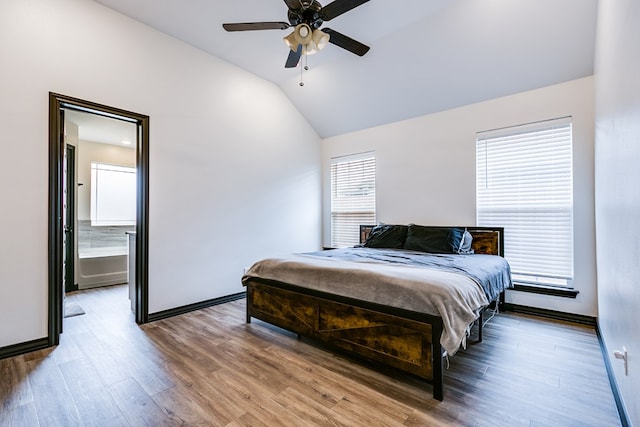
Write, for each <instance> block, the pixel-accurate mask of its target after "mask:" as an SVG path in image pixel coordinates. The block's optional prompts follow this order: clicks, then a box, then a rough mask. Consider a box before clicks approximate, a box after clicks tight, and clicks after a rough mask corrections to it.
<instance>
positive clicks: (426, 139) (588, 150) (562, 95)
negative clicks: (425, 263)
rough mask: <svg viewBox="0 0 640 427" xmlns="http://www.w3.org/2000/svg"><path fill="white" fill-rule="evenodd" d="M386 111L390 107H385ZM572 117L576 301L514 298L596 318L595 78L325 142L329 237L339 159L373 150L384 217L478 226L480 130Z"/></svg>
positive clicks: (513, 299)
mask: <svg viewBox="0 0 640 427" xmlns="http://www.w3.org/2000/svg"><path fill="white" fill-rule="evenodd" d="M380 108H384V107H383V106H381V107H380ZM564 116H572V117H573V137H574V155H573V156H574V251H575V287H576V288H577V289H578V290H579V291H580V293H579V295H578V297H577V298H576V299H570V298H561V297H551V296H544V295H536V294H530V293H522V292H515V291H510V292H509V293H508V294H507V301H508V302H512V303H515V304H520V305H525V306H530V307H542V308H546V309H550V310H557V311H563V312H569V313H576V314H582V315H588V316H596V314H597V312H596V310H597V308H596V281H595V275H596V272H595V241H594V208H593V203H594V202H593V161H594V160H593V150H594V148H593V144H594V142H593V141H594V135H593V134H594V130H593V79H592V78H591V77H587V78H583V79H579V80H574V81H571V82H567V83H563V84H559V85H555V86H550V87H546V88H542V89H538V90H533V91H529V92H524V93H521V94H517V95H512V96H507V97H504V98H498V99H494V100H491V101H487V102H482V103H478V104H472V105H468V106H465V107H461V108H456V109H453V110H448V111H444V112H441V113H436V114H431V115H427V116H422V117H419V118H416V119H412V120H407V121H402V122H398V123H393V124H390V125H386V126H380V127H376V128H371V129H367V130H363V131H359V132H354V133H350V134H345V135H341V136H336V137H333V138H328V139H325V140H324V141H323V144H322V146H323V150H322V159H323V170H324V172H323V184H324V191H323V200H324V207H325V208H324V212H323V224H324V227H323V228H324V233H323V241H324V243H325V244H328V243H329V242H330V236H329V230H330V228H329V222H330V212H329V209H330V195H329V192H328V189H329V188H330V186H329V183H330V181H329V173H328V170H329V164H330V160H331V158H332V157H335V156H341V155H347V154H351V153H359V152H363V151H370V150H374V151H375V153H376V203H377V208H376V209H377V217H378V221H382V222H389V223H405V224H406V223H410V222H413V223H416V224H427V225H473V224H475V178H476V177H475V134H476V132H479V131H485V130H490V129H496V128H501V127H505V126H512V125H518V124H522V123H529V122H535V121H539V120H545V119H550V118H555V117H564Z"/></svg>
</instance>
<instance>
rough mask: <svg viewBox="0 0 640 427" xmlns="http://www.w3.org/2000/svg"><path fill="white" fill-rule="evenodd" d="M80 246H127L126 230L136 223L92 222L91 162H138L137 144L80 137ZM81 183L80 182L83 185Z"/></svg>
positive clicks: (78, 246)
mask: <svg viewBox="0 0 640 427" xmlns="http://www.w3.org/2000/svg"><path fill="white" fill-rule="evenodd" d="M77 157H78V168H77V170H78V211H77V212H78V214H77V215H78V224H77V228H76V230H77V235H78V244H77V248H78V250H82V249H86V248H102V247H111V246H127V235H126V234H125V233H126V232H127V231H135V225H122V226H91V162H99V163H106V164H110V165H118V166H131V167H135V166H136V151H135V149H134V147H126V146H118V145H112V144H103V143H98V142H92V141H86V140H80V141H79V145H78V153H77ZM80 184H81V185H80Z"/></svg>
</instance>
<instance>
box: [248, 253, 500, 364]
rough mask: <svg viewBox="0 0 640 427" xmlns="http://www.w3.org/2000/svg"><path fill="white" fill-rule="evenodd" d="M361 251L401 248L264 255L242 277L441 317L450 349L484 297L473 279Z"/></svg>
mask: <svg viewBox="0 0 640 427" xmlns="http://www.w3.org/2000/svg"><path fill="white" fill-rule="evenodd" d="M353 251H355V253H354V252H353ZM340 252H344V257H346V259H340V258H341V257H340V256H339V254H340ZM389 252H390V253H389ZM366 253H370V254H371V255H374V254H377V255H376V256H382V257H397V256H398V254H400V253H401V251H398V250H381V249H368V248H353V249H349V250H342V249H341V250H331V251H322V252H316V253H310V254H293V255H289V256H286V257H281V258H269V259H265V260H262V261H259V262H257V263H255V264H254V265H253V266H252V267H251V268H250V269H249V270H248V271H247V272H246V274H245V275H244V277H243V279H242V280H243V282H245V281H246V280H248V279H250V278H262V279H269V280H277V281H280V282H284V283H289V284H294V285H297V286H301V287H305V288H309V289H314V290H318V291H322V292H327V293H330V294H336V295H341V296H345V297H350V298H355V299H359V300H363V301H369V302H373V303H378V304H383V305H388V306H392V307H397V308H402V309H406V310H411V311H415V312H420V313H427V314H432V315H436V316H440V317H441V318H442V322H443V333H442V337H441V340H440V342H441V344H442V347H443V348H444V349H445V350H446V351H447V352H448V353H449V354H450V355H453V354H455V353H456V351H457V350H458V348H459V347H460V344H461V343H462V341H463V339H464V338H465V335H466V330H467V328H468V326H469V325H470V324H471V323H472V322H473V321H474V320H475V319H476V318H477V316H478V312H479V310H480V309H481V308H483V307H485V306H486V305H488V303H489V299H488V298H487V295H486V294H485V291H484V289H483V287H482V286H481V285H480V284H479V283H478V282H477V281H476V279H475V278H472V277H469V276H468V275H467V274H464V273H461V272H460V271H456V268H454V269H449V270H448V269H446V268H437V267H436V268H425V266H424V265H422V266H420V265H419V264H418V265H415V264H414V265H411V263H405V262H388V261H385V260H383V259H376V258H375V256H374V257H373V258H372V257H367V256H364V254H366ZM357 254H360V255H361V256H360V255H357ZM458 256H461V255H456V257H458ZM473 256H477V255H473ZM507 267H508V264H507ZM507 271H508V270H507ZM508 285H510V280H509V283H508V284H507V286H508Z"/></svg>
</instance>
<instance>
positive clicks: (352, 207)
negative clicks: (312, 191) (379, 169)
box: [331, 153, 376, 247]
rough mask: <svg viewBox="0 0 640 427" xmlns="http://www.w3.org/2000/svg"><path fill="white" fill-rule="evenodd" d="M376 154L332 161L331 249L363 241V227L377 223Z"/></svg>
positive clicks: (365, 154)
mask: <svg viewBox="0 0 640 427" xmlns="http://www.w3.org/2000/svg"><path fill="white" fill-rule="evenodd" d="M375 176H376V158H375V157H374V155H373V153H364V154H361V155H354V156H348V157H339V158H334V159H331V246H333V247H345V246H353V245H356V244H358V243H359V242H360V224H375V222H376V180H375Z"/></svg>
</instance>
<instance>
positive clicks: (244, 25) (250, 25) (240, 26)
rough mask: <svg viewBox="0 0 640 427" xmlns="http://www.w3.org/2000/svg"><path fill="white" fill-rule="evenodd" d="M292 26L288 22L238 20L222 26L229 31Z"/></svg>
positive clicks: (282, 28)
mask: <svg viewBox="0 0 640 427" xmlns="http://www.w3.org/2000/svg"><path fill="white" fill-rule="evenodd" d="M290 26H291V25H289V23H288V22H237V23H234V24H222V28H224V29H225V30H227V31H253V30H286V29H287V28H289V27H290Z"/></svg>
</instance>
